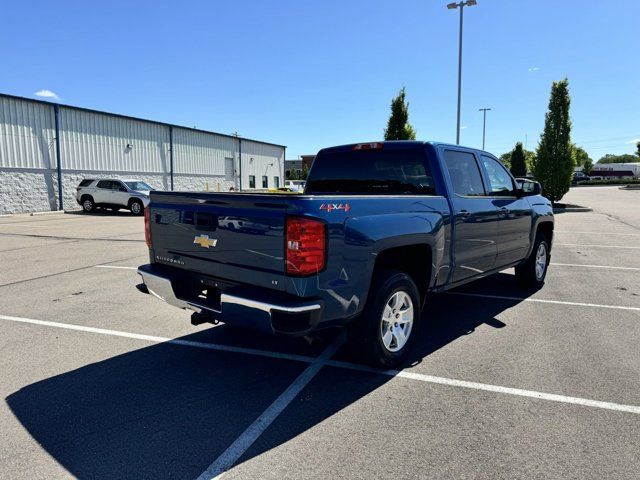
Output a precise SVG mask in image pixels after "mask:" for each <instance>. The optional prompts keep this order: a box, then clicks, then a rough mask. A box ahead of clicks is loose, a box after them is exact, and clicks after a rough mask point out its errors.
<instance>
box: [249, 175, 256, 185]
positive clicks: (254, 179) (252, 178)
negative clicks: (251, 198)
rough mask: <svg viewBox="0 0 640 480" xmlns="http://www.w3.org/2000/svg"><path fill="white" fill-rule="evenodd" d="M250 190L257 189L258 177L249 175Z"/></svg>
mask: <svg viewBox="0 0 640 480" xmlns="http://www.w3.org/2000/svg"><path fill="white" fill-rule="evenodd" d="M249 188H256V176H255V175H249Z"/></svg>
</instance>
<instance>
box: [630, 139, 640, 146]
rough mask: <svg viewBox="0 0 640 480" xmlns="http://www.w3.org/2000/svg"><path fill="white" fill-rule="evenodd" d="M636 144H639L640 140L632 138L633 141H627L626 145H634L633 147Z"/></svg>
mask: <svg viewBox="0 0 640 480" xmlns="http://www.w3.org/2000/svg"><path fill="white" fill-rule="evenodd" d="M638 142H640V138H634V139H633V140H629V141H628V142H627V143H628V144H630V145H631V144H634V145H635V144H636V143H638Z"/></svg>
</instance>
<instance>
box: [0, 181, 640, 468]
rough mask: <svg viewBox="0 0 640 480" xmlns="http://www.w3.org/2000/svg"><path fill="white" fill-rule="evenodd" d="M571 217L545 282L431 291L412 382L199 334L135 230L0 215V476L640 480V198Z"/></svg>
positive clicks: (133, 224) (275, 345) (236, 338)
mask: <svg viewBox="0 0 640 480" xmlns="http://www.w3.org/2000/svg"><path fill="white" fill-rule="evenodd" d="M564 200H565V201H567V202H569V203H575V204H581V205H588V206H590V207H592V208H593V211H592V212H588V213H584V212H581V213H572V212H567V213H561V214H558V215H557V216H556V234H555V238H554V247H553V251H552V258H551V261H552V264H551V266H550V270H549V274H548V277H547V282H546V285H545V287H544V288H543V289H542V290H540V291H538V292H536V293H534V294H531V292H527V291H524V290H521V289H519V288H518V287H517V286H516V285H515V282H514V281H513V275H512V273H513V272H511V271H507V272H504V273H501V274H498V275H495V276H494V277H492V278H489V279H486V280H483V281H480V282H476V283H474V284H471V285H468V286H467V287H465V288H463V289H461V290H458V291H456V292H453V293H450V294H443V295H438V296H434V297H433V298H431V300H430V302H429V305H428V308H427V310H426V312H425V323H424V324H423V328H422V331H421V334H420V339H419V342H418V344H417V345H416V348H415V350H414V352H412V355H411V359H410V361H409V362H408V364H407V366H406V368H405V369H403V370H402V371H400V372H373V371H368V370H367V369H366V368H360V367H359V366H358V365H356V364H354V363H353V362H352V359H351V358H350V356H349V352H348V351H347V349H345V348H344V347H343V346H342V345H341V344H340V341H341V336H340V335H337V336H335V337H333V338H328V339H326V341H325V342H323V343H319V344H314V345H308V344H307V343H306V342H305V341H304V340H285V339H280V338H272V337H263V336H257V335H253V334H247V333H246V332H241V331H237V330H231V329H228V328H227V327H225V326H224V325H220V326H215V327H214V326H211V325H203V326H200V327H193V326H191V325H190V323H189V315H188V313H186V312H182V311H179V310H176V309H175V308H172V307H170V306H167V305H164V304H163V303H162V302H159V301H157V300H155V299H154V298H152V297H150V296H147V295H142V294H140V293H139V292H138V291H137V290H136V289H135V288H134V285H135V284H136V283H138V276H137V274H136V272H135V268H136V267H137V266H138V265H140V264H142V263H146V262H147V248H146V245H145V243H144V233H143V220H142V218H140V217H131V216H130V215H128V214H126V213H119V214H113V213H104V214H96V215H84V214H76V213H69V214H53V215H42V216H33V217H30V216H12V217H6V218H0V373H1V375H0V395H1V397H2V399H3V400H4V401H3V402H0V440H1V442H2V449H1V453H0V476H1V477H2V478H66V477H78V478H180V479H183V478H198V477H199V476H201V477H202V478H210V477H215V476H216V475H218V474H219V473H220V472H222V471H224V470H225V469H226V467H228V466H229V465H231V468H230V469H229V470H227V471H226V473H224V477H225V478H456V479H459V478H581V479H582V478H594V479H595V478H598V479H600V478H640V346H639V345H640V208H638V207H640V191H637V190H636V191H622V190H619V189H617V188H615V187H614V188H611V187H602V188H595V187H594V188H577V189H572V190H571V192H570V193H569V194H568V195H567V196H566V197H565V199H564Z"/></svg>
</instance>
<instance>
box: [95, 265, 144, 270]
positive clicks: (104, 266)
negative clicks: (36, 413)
mask: <svg viewBox="0 0 640 480" xmlns="http://www.w3.org/2000/svg"><path fill="white" fill-rule="evenodd" d="M94 267H96V268H121V269H122V270H137V269H138V267H121V266H119V265H94Z"/></svg>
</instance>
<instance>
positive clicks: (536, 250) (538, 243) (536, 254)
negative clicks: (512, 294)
mask: <svg viewBox="0 0 640 480" xmlns="http://www.w3.org/2000/svg"><path fill="white" fill-rule="evenodd" d="M550 258H551V255H550V252H549V242H548V241H547V239H546V237H545V236H544V235H543V234H542V233H538V234H537V235H536V240H535V242H534V244H533V249H532V250H531V254H530V255H529V258H528V259H527V261H526V262H525V263H523V264H522V265H519V266H517V267H516V280H517V281H518V283H519V284H520V285H522V286H523V287H527V288H541V287H542V286H543V285H544V279H545V278H546V276H547V268H548V267H549V260H550Z"/></svg>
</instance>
